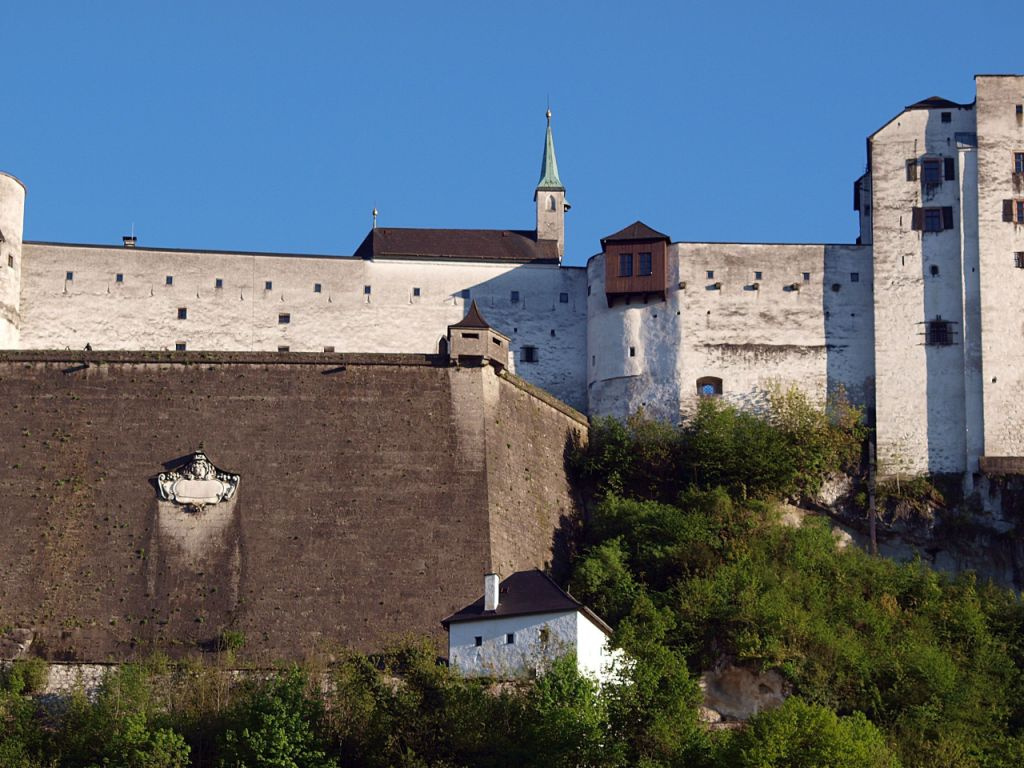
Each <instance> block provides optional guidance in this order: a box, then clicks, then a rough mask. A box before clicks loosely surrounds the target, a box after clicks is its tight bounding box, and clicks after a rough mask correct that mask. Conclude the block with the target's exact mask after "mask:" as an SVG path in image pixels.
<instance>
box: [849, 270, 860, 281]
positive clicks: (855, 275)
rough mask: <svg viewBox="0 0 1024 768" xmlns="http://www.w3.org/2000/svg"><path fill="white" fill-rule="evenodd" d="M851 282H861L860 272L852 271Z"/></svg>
mask: <svg viewBox="0 0 1024 768" xmlns="http://www.w3.org/2000/svg"><path fill="white" fill-rule="evenodd" d="M850 282H851V283H859V282H860V272H851V273H850Z"/></svg>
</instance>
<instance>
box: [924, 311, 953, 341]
mask: <svg viewBox="0 0 1024 768" xmlns="http://www.w3.org/2000/svg"><path fill="white" fill-rule="evenodd" d="M924 341H925V344H934V345H935V346H939V347H945V346H949V345H950V344H952V343H953V329H952V323H950V322H949V321H948V320H943V319H942V318H941V317H936V318H935V319H934V320H929V321H928V325H927V326H926V328H925V338H924Z"/></svg>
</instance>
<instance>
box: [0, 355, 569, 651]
mask: <svg viewBox="0 0 1024 768" xmlns="http://www.w3.org/2000/svg"><path fill="white" fill-rule="evenodd" d="M0 391H2V392H3V393H4V394H3V398H0V446H2V447H0V525H2V527H3V530H4V535H3V536H2V537H0V571H2V572H0V624H2V625H6V626H16V627H28V628H31V629H32V630H33V631H34V632H35V636H36V639H35V644H34V648H36V649H37V650H42V651H43V652H44V654H45V655H46V656H48V657H49V658H51V659H66V660H79V661H105V660H122V659H126V658H132V657H134V656H137V655H141V654H145V653H148V652H150V651H153V650H162V651H165V652H168V653H170V654H171V655H183V654H187V653H192V652H196V651H202V650H204V649H211V648H213V647H215V646H216V643H217V639H218V638H219V637H220V636H221V634H222V633H223V632H224V631H225V630H232V631H235V632H241V633H243V634H244V637H245V646H244V649H243V651H242V653H243V655H244V656H245V657H247V658H249V659H251V660H253V661H259V660H268V661H269V660H273V659H282V658H292V659H294V658H301V657H302V656H304V655H306V654H309V653H311V652H314V651H316V650H330V649H331V648H336V647H339V646H345V647H350V648H355V649H359V650H375V649H380V648H381V647H383V646H384V645H386V644H387V643H388V642H390V641H392V640H397V639H400V638H402V637H404V636H407V635H410V634H415V635H428V636H430V637H431V638H432V639H433V640H434V641H435V642H437V643H438V644H439V645H440V642H441V640H442V639H443V631H442V629H441V627H440V625H439V623H438V622H439V620H440V619H441V618H442V617H443V616H445V615H447V614H448V613H450V612H452V611H454V610H456V609H458V608H459V607H461V606H462V605H464V604H466V603H467V602H470V601H471V600H473V599H475V598H476V597H478V596H479V594H480V591H481V587H482V576H483V574H484V573H485V572H486V571H488V570H489V569H491V568H500V569H501V571H502V572H505V571H506V570H508V571H509V572H510V571H511V570H518V569H523V568H530V567H545V566H552V567H556V568H557V567H558V565H559V563H558V558H559V549H558V542H559V541H560V531H563V530H568V529H569V528H571V521H572V520H573V519H574V516H575V514H576V513H575V504H574V501H573V499H572V496H571V493H570V489H569V485H568V482H567V480H566V477H565V472H564V462H563V453H564V450H565V446H566V445H567V442H568V441H570V440H572V439H574V435H576V436H582V438H583V439H585V432H586V425H585V421H583V420H582V417H580V416H579V414H576V413H575V412H574V411H572V410H571V409H569V408H568V407H566V406H564V405H562V404H560V403H558V402H557V401H556V400H554V399H553V398H551V397H550V396H546V395H544V394H543V393H538V392H536V391H534V390H532V389H531V388H530V387H529V386H528V385H525V384H524V383H522V382H521V381H520V380H518V379H516V378H515V377H513V376H510V375H507V374H502V375H499V374H498V373H497V372H496V371H495V369H493V368H492V367H490V366H481V367H470V368H460V367H455V366H449V365H448V363H447V360H446V359H442V358H438V357H433V356H424V355H358V356H357V355H303V354H279V355H274V354H266V353H263V354H228V353H217V354H212V353H211V354H201V353H184V354H168V353H80V352H64V353H59V352H11V353H0ZM200 445H201V446H202V447H203V449H204V451H205V452H206V454H207V455H208V456H209V458H210V460H211V461H212V462H213V463H214V464H215V465H216V466H217V467H218V468H220V469H222V470H225V471H228V472H232V473H237V474H238V475H240V477H241V480H240V483H239V486H238V491H237V493H236V495H235V496H234V498H232V499H231V500H230V501H228V502H221V503H220V504H217V505H214V506H210V507H207V508H205V509H204V510H203V511H202V512H199V513H195V512H188V511H184V510H183V508H182V507H179V506H177V505H175V504H173V503H170V502H166V501H161V500H159V498H158V493H157V490H156V485H155V478H156V476H157V475H158V474H159V473H160V472H163V471H165V470H166V469H167V468H169V467H170V466H173V464H174V463H175V462H176V461H178V460H180V459H181V458H182V457H185V456H187V455H188V454H190V453H191V452H192V451H193V450H195V449H196V448H197V447H199V446H200Z"/></svg>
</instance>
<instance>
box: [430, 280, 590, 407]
mask: <svg viewBox="0 0 1024 768" xmlns="http://www.w3.org/2000/svg"><path fill="white" fill-rule="evenodd" d="M452 298H453V299H454V300H455V301H456V303H458V302H459V300H460V299H461V302H462V305H463V306H462V311H463V312H465V311H467V310H468V309H469V304H470V301H476V303H477V306H478V307H479V308H480V311H481V312H482V313H483V316H484V319H485V320H487V322H488V323H489V324H490V326H491V327H492V328H494V329H495V330H496V331H500V332H501V333H503V334H504V335H506V336H508V337H509V340H510V341H509V349H510V350H511V352H512V354H513V355H514V357H515V372H516V374H517V375H518V376H520V377H522V378H524V379H526V380H527V381H529V382H530V383H531V384H535V385H536V386H538V387H541V388H542V389H545V390H547V391H548V392H550V393H551V394H553V395H555V397H558V398H559V399H561V400H563V401H564V402H566V403H568V404H569V405H571V406H572V407H573V408H576V409H577V410H579V411H585V410H586V405H587V381H586V370H587V369H586V362H587V360H586V356H587V273H586V269H584V268H577V267H559V266H556V265H526V264H523V265H519V266H517V267H515V268H513V269H511V270H509V271H508V272H505V273H504V274H501V275H499V276H497V277H494V278H492V279H490V280H485V281H483V282H479V283H474V284H472V285H468V286H467V287H466V288H465V289H463V290H462V291H461V292H456V293H454V294H453V295H452ZM441 330H442V332H443V330H444V329H441Z"/></svg>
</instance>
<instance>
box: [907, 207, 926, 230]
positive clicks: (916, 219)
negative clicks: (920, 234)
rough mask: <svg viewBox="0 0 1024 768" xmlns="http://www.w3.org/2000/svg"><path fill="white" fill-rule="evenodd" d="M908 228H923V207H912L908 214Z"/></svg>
mask: <svg viewBox="0 0 1024 768" xmlns="http://www.w3.org/2000/svg"><path fill="white" fill-rule="evenodd" d="M910 228H911V229H918V230H921V229H924V209H923V208H916V207H915V208H914V209H913V210H912V212H911V215H910Z"/></svg>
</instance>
